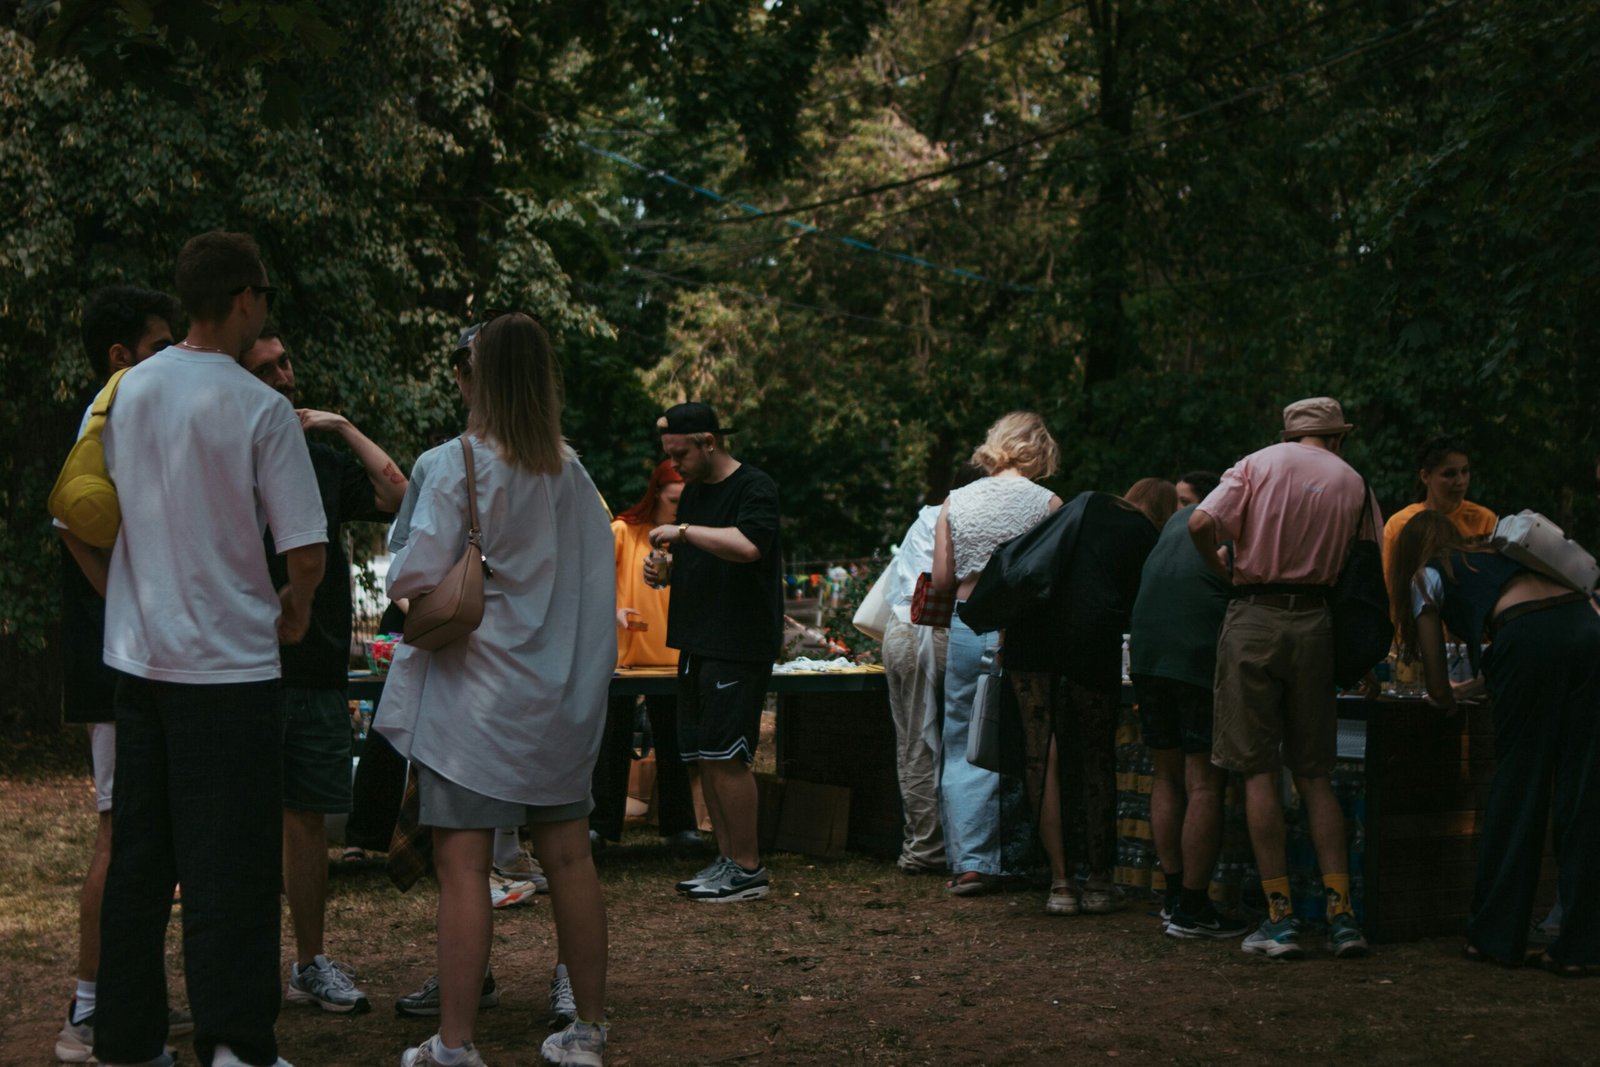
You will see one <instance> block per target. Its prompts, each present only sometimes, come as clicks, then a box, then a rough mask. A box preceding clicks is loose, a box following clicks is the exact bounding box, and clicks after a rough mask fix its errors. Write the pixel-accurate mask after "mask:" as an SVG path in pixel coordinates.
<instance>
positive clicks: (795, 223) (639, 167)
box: [575, 141, 1037, 293]
mask: <svg viewBox="0 0 1600 1067" xmlns="http://www.w3.org/2000/svg"><path fill="white" fill-rule="evenodd" d="M575 143H576V144H577V145H578V147H579V148H582V149H583V150H584V151H586V152H590V153H592V154H594V155H597V156H600V157H602V158H604V159H609V160H611V161H612V162H613V163H618V164H621V165H622V166H625V167H629V168H631V169H633V170H636V171H639V172H640V173H642V174H645V175H647V176H648V177H651V178H654V179H656V180H658V181H664V182H667V183H668V184H670V185H676V186H678V187H679V188H682V189H687V190H689V191H690V192H692V193H694V194H695V195H697V196H702V197H705V198H706V199H708V200H713V201H716V202H717V203H719V204H729V205H732V206H733V207H736V208H738V209H739V210H740V211H742V212H744V213H745V214H746V215H750V216H752V217H756V218H763V217H767V218H774V219H776V220H777V221H779V222H782V223H783V224H784V225H785V226H788V227H790V228H792V229H794V230H797V231H799V232H800V233H801V234H802V235H804V236H807V237H817V238H820V239H822V240H827V241H834V242H837V243H839V244H842V245H845V246H846V247H849V248H854V249H856V250H857V251H861V252H867V253H869V254H872V255H878V256H887V257H888V258H890V259H893V260H897V261H899V262H901V263H907V264H910V265H911V266H913V267H920V268H922V269H923V270H931V271H935V272H938V273H943V274H948V275H950V276H951V277H955V278H960V279H961V280H962V281H968V282H976V283H978V284H980V285H989V286H993V287H995V288H997V289H1007V290H1010V291H1012V292H1018V293H1032V292H1036V291H1037V290H1035V289H1034V288H1033V287H1032V286H1031V285H1017V284H1015V283H1013V282H1002V281H995V280H994V279H993V278H988V277H985V276H984V275H982V274H979V273H977V272H976V271H970V270H967V269H965V268H963V267H949V266H945V265H944V264H942V263H935V262H933V261H932V260H928V259H923V258H922V257H921V256H913V255H910V254H908V253H906V252H896V251H893V250H891V249H887V248H879V247H878V246H877V245H874V244H872V243H870V242H867V241H863V240H861V239H859V238H856V237H845V236H842V235H839V234H833V233H828V232H827V231H825V230H822V229H820V228H818V227H816V226H812V225H811V224H809V223H805V222H800V221H799V220H797V219H791V218H785V217H784V216H785V215H787V214H789V213H788V212H770V211H766V210H764V209H762V208H759V207H756V206H755V205H754V204H747V203H745V202H744V201H740V200H733V199H731V198H729V197H726V196H724V195H722V194H721V193H719V192H717V191H716V190H715V189H708V188H706V187H705V186H703V185H698V184H696V183H695V182H690V181H685V180H684V179H682V178H679V177H676V176H674V175H671V174H668V173H667V172H666V171H664V170H656V169H652V168H651V167H648V166H646V165H645V164H643V163H640V162H639V161H638V160H636V159H630V158H629V157H627V156H625V155H622V154H621V153H619V152H613V151H611V150H610V149H608V148H599V147H597V146H595V145H592V144H590V143H589V142H587V141H577V142H575Z"/></svg>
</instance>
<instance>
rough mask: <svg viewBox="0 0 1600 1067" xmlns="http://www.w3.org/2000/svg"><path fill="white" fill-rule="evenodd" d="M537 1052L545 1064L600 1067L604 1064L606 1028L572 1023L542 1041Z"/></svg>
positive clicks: (591, 1024)
mask: <svg viewBox="0 0 1600 1067" xmlns="http://www.w3.org/2000/svg"><path fill="white" fill-rule="evenodd" d="M539 1051H540V1052H541V1053H543V1054H544V1059H545V1062H546V1063H565V1064H571V1065H573V1067H602V1065H603V1064H604V1063H605V1059H604V1058H603V1057H604V1056H605V1051H606V1028H605V1027H604V1026H597V1025H595V1024H594V1023H573V1024H572V1025H571V1026H568V1027H567V1028H566V1029H565V1030H561V1031H559V1032H557V1033H554V1034H551V1035H550V1036H549V1037H547V1038H545V1039H544V1044H543V1045H542V1046H540V1048H539Z"/></svg>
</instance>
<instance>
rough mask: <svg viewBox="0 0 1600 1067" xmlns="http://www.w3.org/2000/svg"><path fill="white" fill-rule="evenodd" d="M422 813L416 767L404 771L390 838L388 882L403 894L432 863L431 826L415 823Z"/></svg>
mask: <svg viewBox="0 0 1600 1067" xmlns="http://www.w3.org/2000/svg"><path fill="white" fill-rule="evenodd" d="M421 815H422V793H421V791H420V790H419V789H418V788H417V773H416V769H415V768H411V769H409V770H407V772H406V792H405V796H404V797H403V798H402V799H401V801H400V815H399V817H398V818H396V819H395V823H394V836H393V837H392V838H390V840H389V862H388V864H387V865H386V868H387V870H388V872H389V881H391V882H393V883H394V884H395V888H396V889H398V890H400V892H402V893H404V892H406V891H407V890H408V889H410V888H411V887H412V886H414V885H416V884H417V879H418V878H421V877H422V876H423V875H425V874H427V873H428V870H429V868H431V867H432V866H433V829H432V827H428V826H423V825H421V824H420V823H419V822H418V819H419V818H420V817H421Z"/></svg>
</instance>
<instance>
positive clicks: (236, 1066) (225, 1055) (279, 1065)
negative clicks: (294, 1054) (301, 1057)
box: [167, 1045, 294, 1067]
mask: <svg viewBox="0 0 1600 1067" xmlns="http://www.w3.org/2000/svg"><path fill="white" fill-rule="evenodd" d="M167 1062H168V1063H171V1062H172V1061H171V1059H168V1060H167ZM211 1067H250V1065H249V1064H248V1063H245V1062H244V1061H243V1060H241V1059H240V1058H239V1057H238V1056H235V1055H234V1054H233V1049H231V1048H229V1047H228V1046H227V1045H218V1046H217V1050H216V1051H215V1052H213V1053H212V1054H211ZM272 1067H294V1064H292V1063H290V1062H289V1061H288V1060H286V1059H284V1058H283V1057H282V1056H279V1057H278V1059H277V1062H276V1063H274V1064H272Z"/></svg>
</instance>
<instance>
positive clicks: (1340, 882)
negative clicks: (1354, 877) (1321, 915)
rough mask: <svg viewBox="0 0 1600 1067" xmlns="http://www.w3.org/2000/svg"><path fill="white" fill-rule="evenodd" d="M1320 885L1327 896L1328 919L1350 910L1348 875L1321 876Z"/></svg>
mask: <svg viewBox="0 0 1600 1067" xmlns="http://www.w3.org/2000/svg"><path fill="white" fill-rule="evenodd" d="M1322 885H1323V888H1324V890H1325V891H1326V893H1327V894H1328V918H1330V919H1331V918H1333V917H1334V916H1335V915H1338V914H1339V913H1340V912H1343V911H1349V910H1350V876H1349V875H1348V874H1325V875H1323V876H1322Z"/></svg>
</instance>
